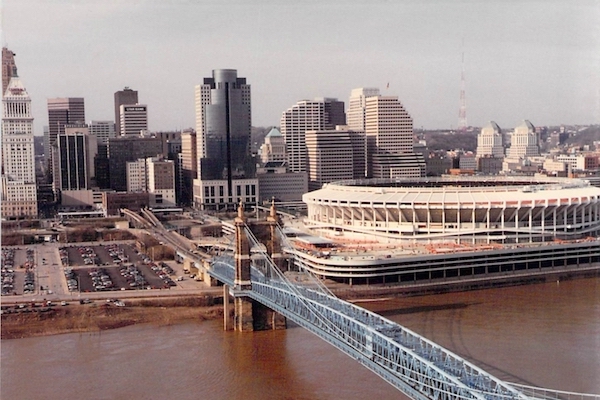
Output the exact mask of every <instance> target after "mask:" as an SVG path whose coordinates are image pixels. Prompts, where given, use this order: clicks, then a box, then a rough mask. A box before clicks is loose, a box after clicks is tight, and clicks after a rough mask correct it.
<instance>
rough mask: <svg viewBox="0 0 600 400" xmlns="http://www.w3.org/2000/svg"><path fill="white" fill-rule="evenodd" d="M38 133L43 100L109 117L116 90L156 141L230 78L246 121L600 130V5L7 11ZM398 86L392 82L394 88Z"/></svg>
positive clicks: (232, 4) (251, 4)
mask: <svg viewBox="0 0 600 400" xmlns="http://www.w3.org/2000/svg"><path fill="white" fill-rule="evenodd" d="M0 2H2V3H1V11H2V16H1V24H2V26H1V27H2V43H3V45H4V46H7V47H8V48H9V49H11V50H12V51H13V52H15V53H16V54H17V56H16V63H17V67H18V72H19V76H20V77H21V79H22V81H23V83H24V85H25V87H26V88H27V90H28V92H29V94H30V96H31V98H32V104H33V106H32V107H33V113H34V118H35V121H34V129H35V132H36V134H37V135H41V134H42V132H43V126H44V125H47V121H48V116H47V108H46V105H47V99H48V98H54V97H84V98H85V106H86V119H87V120H88V121H91V120H113V119H114V108H113V107H114V105H113V102H114V97H113V96H114V92H116V91H118V90H122V89H123V87H125V86H129V87H130V88H132V89H135V90H137V91H138V92H139V100H140V103H143V104H147V105H148V113H149V117H148V118H149V129H150V130H151V131H161V130H162V131H165V130H179V129H185V128H188V127H195V112H194V87H195V85H197V84H200V83H202V80H203V78H204V77H209V76H211V74H212V70H213V69H221V68H233V69H237V70H238V76H240V77H245V78H247V83H249V84H250V85H251V86H252V125H253V126H274V125H275V126H278V125H279V120H280V117H281V113H282V112H283V111H285V110H286V109H287V108H289V107H291V106H292V105H294V104H295V103H296V102H298V101H299V100H303V99H313V98H315V97H334V98H338V99H340V100H344V101H346V104H347V102H348V97H349V95H350V91H351V90H352V89H353V88H358V87H378V88H380V89H381V91H382V94H384V95H389V96H398V98H399V99H400V101H401V102H402V103H403V104H404V106H405V108H406V109H407V111H408V112H409V113H410V114H411V116H412V117H413V122H414V127H415V128H421V127H422V128H425V129H452V128H456V127H457V124H458V113H459V107H460V90H461V69H462V66H463V63H462V56H463V53H464V71H465V73H464V74H465V98H466V114H467V121H468V124H469V125H472V126H482V125H485V124H486V123H487V122H488V121H495V122H497V123H498V124H499V125H500V126H501V127H502V128H505V129H512V128H514V127H515V126H517V125H519V124H520V123H521V121H522V120H524V119H528V120H530V121H531V122H532V123H533V124H534V125H539V126H547V125H560V124H568V125H571V124H598V123H600V0H580V1H576V2H575V1H563V0H547V1H518V0H503V1H501V0H445V1H442V0H414V1H403V0H346V1H342V0H296V1H289V0H252V1H250V0H246V1H241V0H102V1H100V0H0ZM388 85H389V86H388Z"/></svg>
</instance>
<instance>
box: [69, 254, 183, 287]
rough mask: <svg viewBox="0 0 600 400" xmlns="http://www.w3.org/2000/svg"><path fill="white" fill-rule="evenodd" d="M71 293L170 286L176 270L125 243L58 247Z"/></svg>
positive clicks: (173, 282)
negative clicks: (154, 260)
mask: <svg viewBox="0 0 600 400" xmlns="http://www.w3.org/2000/svg"><path fill="white" fill-rule="evenodd" d="M59 252H60V257H61V262H62V264H63V267H65V268H64V272H65V279H66V281H67V286H68V289H69V291H70V292H100V291H120V290H147V289H169V288H171V287H175V286H177V284H176V283H175V281H174V280H175V279H176V277H175V270H174V269H173V268H172V267H170V266H169V265H167V264H166V263H163V262H153V261H152V260H151V259H150V258H149V257H148V256H147V255H145V254H142V253H139V252H138V251H137V250H136V249H135V248H133V247H132V246H130V245H128V244H106V245H105V244H99V245H96V246H69V247H61V248H60V249H59Z"/></svg>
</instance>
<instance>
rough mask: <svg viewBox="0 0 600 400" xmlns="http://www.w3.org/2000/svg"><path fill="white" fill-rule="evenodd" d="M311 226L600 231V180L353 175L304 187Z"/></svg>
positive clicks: (435, 235) (490, 235) (411, 235)
mask: <svg viewBox="0 0 600 400" xmlns="http://www.w3.org/2000/svg"><path fill="white" fill-rule="evenodd" d="M303 201H304V202H305V203H306V204H307V206H308V218H307V219H306V222H305V223H306V226H307V227H310V228H311V229H313V230H316V231H320V232H321V233H330V234H333V235H344V236H347V237H356V238H367V237H370V238H373V237H374V236H375V237H379V238H380V239H383V240H386V241H390V240H394V239H395V240H397V239H406V240H410V241H418V242H421V241H425V242H427V243H435V242H436V241H444V242H446V241H449V240H452V241H456V242H458V243H461V242H462V243H534V242H544V241H557V240H558V241H560V240H577V239H581V238H585V237H589V236H598V235H599V234H600V188H598V187H594V186H591V185H590V184H589V182H587V181H585V180H579V179H566V178H548V177H535V178H534V177H477V176H469V177H462V176H460V177H459V176H447V177H442V178H419V179H400V180H354V181H340V182H335V183H330V184H326V185H324V186H323V188H322V189H319V190H316V191H313V192H309V193H306V194H305V195H304V196H303Z"/></svg>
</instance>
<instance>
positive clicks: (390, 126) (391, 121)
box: [365, 96, 425, 179]
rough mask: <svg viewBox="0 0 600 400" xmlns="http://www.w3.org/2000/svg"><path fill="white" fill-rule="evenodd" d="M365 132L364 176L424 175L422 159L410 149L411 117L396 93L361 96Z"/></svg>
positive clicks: (395, 176)
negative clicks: (365, 163) (365, 166)
mask: <svg viewBox="0 0 600 400" xmlns="http://www.w3.org/2000/svg"><path fill="white" fill-rule="evenodd" d="M365 135H366V139H367V176H368V177H373V178H382V179H395V178H403V177H404V178H408V177H421V176H424V174H425V159H424V158H423V155H422V154H416V153H415V152H414V145H413V121H412V118H411V116H410V115H409V114H408V112H407V111H406V110H405V109H404V106H403V105H402V103H401V102H400V101H399V100H398V97H396V96H372V97H367V98H366V99H365Z"/></svg>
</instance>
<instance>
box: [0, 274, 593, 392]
mask: <svg viewBox="0 0 600 400" xmlns="http://www.w3.org/2000/svg"><path fill="white" fill-rule="evenodd" d="M362 305H363V306H366V307H368V308H370V309H373V310H375V311H377V312H379V313H381V314H382V315H384V316H385V317H386V318H389V319H391V320H393V321H396V322H398V323H400V324H402V325H404V326H405V327H407V328H409V329H412V330H413V331H415V332H417V333H419V334H422V335H424V336H425V337H427V338H429V339H432V340H433V341H435V342H437V343H439V344H440V345H442V346H445V347H447V348H449V349H450V350H452V351H454V352H455V353H457V354H459V355H460V356H462V357H464V358H466V359H468V360H469V361H471V362H473V363H475V364H476V365H478V366H480V367H482V368H483V369H485V370H486V371H488V372H490V373H492V374H493V375H495V376H497V377H498V378H501V379H504V380H506V381H511V382H517V383H523V384H528V385H534V386H544V387H549V388H554V389H560V390H566V391H573V392H587V393H596V394H600V278H590V279H578V280H572V281H563V282H560V283H556V282H554V283H547V284H538V285H528V286H517V287H510V288H497V289H488V290H481V291H472V292H464V293H452V294H444V295H435V296H422V297H410V298H402V299H394V300H388V301H385V302H368V303H363V304H362ZM1 345H2V348H1V355H2V365H1V368H2V370H1V384H2V385H1V389H0V395H1V396H0V397H1V398H2V399H45V400H51V399H61V400H69V399H210V400H212V399H245V400H252V399H307V400H308V399H406V397H405V396H403V395H402V394H401V393H400V392H398V391H397V390H396V389H394V388H393V387H392V386H391V385H389V384H387V383H386V382H384V381H383V380H381V379H380V378H379V377H377V376H376V375H375V374H373V373H372V372H370V371H368V370H367V369H365V368H364V367H362V366H361V365H359V364H358V363H357V362H356V361H354V360H353V359H351V358H350V357H348V356H346V355H344V354H342V353H341V352H340V351H338V350H336V349H335V348H334V347H332V346H330V345H328V344H327V343H325V342H324V341H322V340H321V339H319V338H318V337H316V336H314V335H312V334H311V333H309V332H308V331H306V330H304V329H302V328H300V327H297V326H291V327H290V328H289V329H287V330H285V331H268V332H256V333H245V334H240V333H235V332H223V331H222V323H221V321H204V322H200V323H187V324H181V325H175V326H166V327H155V326H152V325H144V326H133V327H128V328H123V329H118V330H113V331H105V332H102V333H86V334H64V335H56V336H47V337H39V338H28V339H16V340H3V341H2V343H1Z"/></svg>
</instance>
